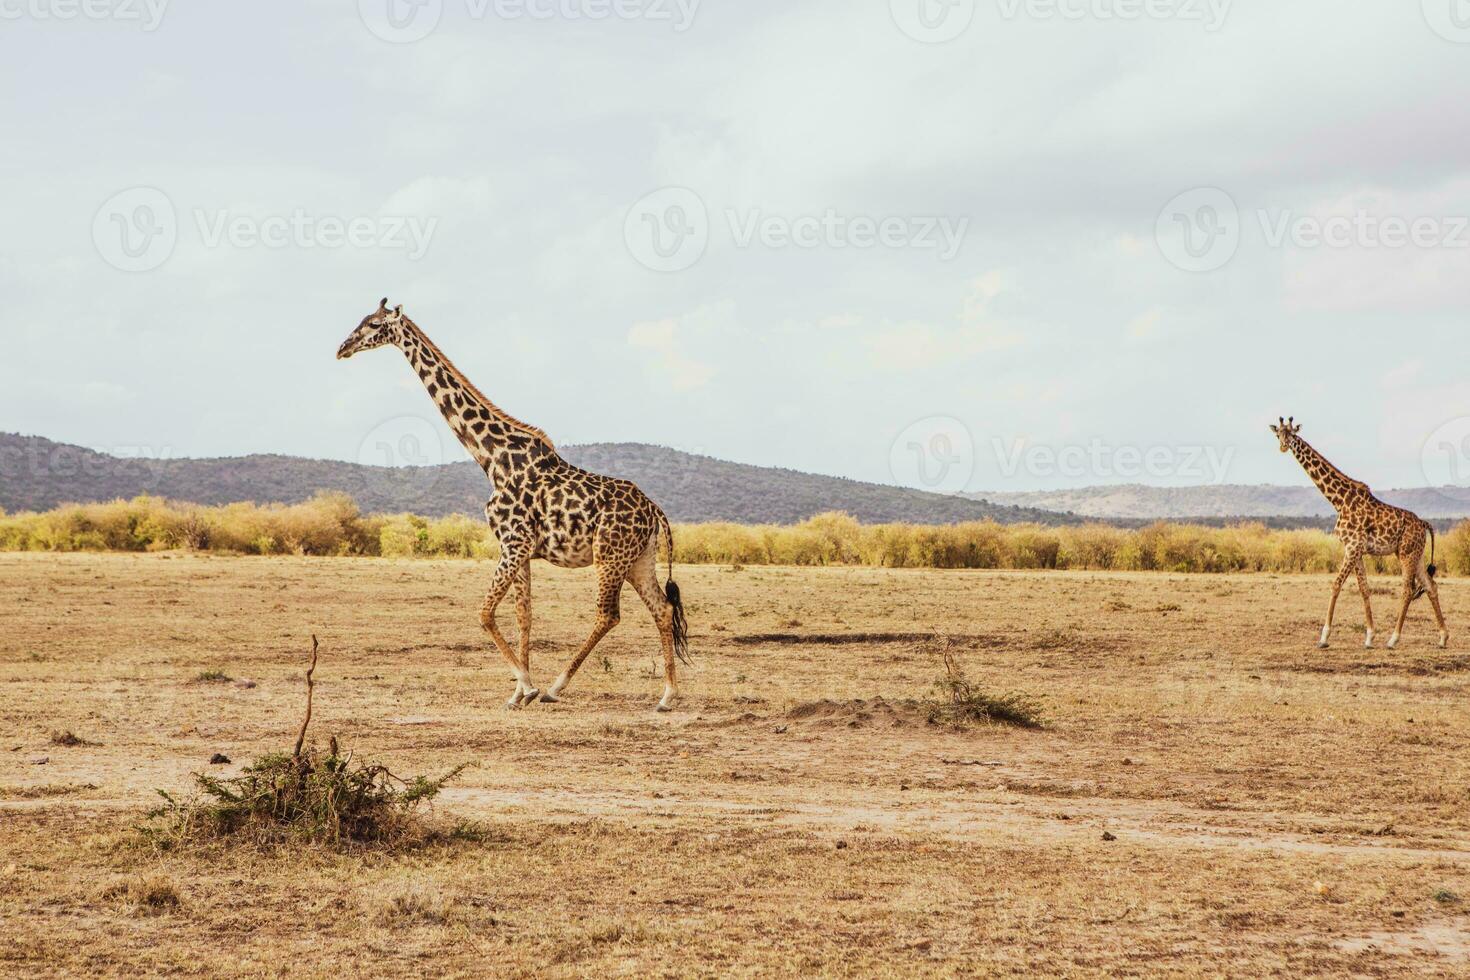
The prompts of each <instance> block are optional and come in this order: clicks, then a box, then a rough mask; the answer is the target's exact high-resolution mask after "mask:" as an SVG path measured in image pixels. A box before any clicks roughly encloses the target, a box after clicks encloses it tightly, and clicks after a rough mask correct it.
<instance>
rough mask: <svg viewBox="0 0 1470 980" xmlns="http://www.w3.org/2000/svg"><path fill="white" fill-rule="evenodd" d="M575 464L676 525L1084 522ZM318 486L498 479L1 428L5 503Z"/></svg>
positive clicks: (652, 454) (467, 492)
mask: <svg viewBox="0 0 1470 980" xmlns="http://www.w3.org/2000/svg"><path fill="white" fill-rule="evenodd" d="M561 453H562V455H563V456H564V457H565V458H566V459H567V460H569V461H570V462H572V463H574V464H576V465H577V466H582V467H585V468H587V469H590V470H593V471H595V472H598V473H606V474H608V475H611V476H620V477H624V478H626V479H630V480H634V481H636V482H637V483H638V485H639V486H640V487H642V488H643V490H644V491H645V492H647V493H648V494H649V496H651V497H653V499H654V500H655V501H657V502H658V503H659V504H660V505H661V506H662V507H663V508H664V510H665V512H666V513H667V514H668V515H669V517H670V518H671V519H672V520H675V521H684V522H689V521H735V522H739V523H742V524H793V523H796V522H798V521H802V520H805V519H806V518H808V517H811V516H812V515H813V514H818V513H822V512H823V511H831V510H840V511H846V512H847V513H849V514H851V515H853V516H854V517H856V518H857V519H858V520H860V521H863V522H865V523H882V522H891V521H908V522H912V523H923V524H953V523H957V522H960V521H973V520H984V519H986V518H990V519H993V520H996V521H1000V522H1002V523H1007V524H1014V523H1022V522H1036V523H1040V524H1053V525H1054V524H1064V523H1075V522H1076V520H1077V518H1069V517H1066V516H1065V515H1062V514H1053V513H1048V512H1046V511H1041V510H1035V509H1029V508H1019V507H1010V506H997V505H995V504H990V503H985V502H982V501H975V500H967V499H964V498H962V497H954V496H945V495H941V494H933V493H922V492H919V491H916V490H904V489H900V488H898V487H888V486H881V485H879V484H873V483H860V482H858V481H856V480H846V479H841V478H838V477H830V476H817V475H814V474H811V473H799V472H796V471H795V470H787V469H775V468H771V467H763V466H748V465H744V464H741V463H729V462H725V461H723V460H718V459H711V458H709V457H707V456H695V455H691V454H689V453H682V452H678V451H676V450H673V449H664V448H661V447H658V446H647V445H639V444H632V443H599V444H594V445H587V446H567V447H562V448H561ZM318 490H338V491H344V492H346V493H349V494H351V495H352V497H353V498H354V499H356V500H357V502H358V505H359V506H360V507H362V509H363V510H365V511H367V512H370V513H372V512H401V511H412V512H414V513H419V514H424V515H426V516H432V517H438V516H442V515H444V514H451V513H462V514H470V515H472V516H475V517H479V516H481V515H482V514H483V513H484V506H485V501H486V499H487V498H488V497H489V495H490V486H489V484H488V482H487V481H486V479H485V475H484V473H482V472H481V471H480V469H479V467H477V466H476V465H475V464H474V463H472V462H470V461H469V460H465V461H464V462H460V463H450V464H446V465H443V466H432V467H416V468H404V469H389V468H386V467H376V466H362V465H359V464H356V463H344V462H337V461H333V460H320V459H300V458H297V457H294V456H241V457H232V458H223V459H173V460H143V459H122V458H118V457H115V456H108V455H104V454H101V453H97V452H94V451H92V450H90V449H84V448H82V447H80V446H70V445H65V444H62V443H57V442H52V441H51V440H49V439H42V438H39V437H36V436H19V435H6V434H0V507H3V508H5V509H6V510H8V511H11V512H14V511H19V510H47V509H50V508H52V507H55V506H57V505H58V504H62V503H86V502H90V501H98V500H113V499H115V498H118V497H135V496H138V495H139V494H153V495H156V496H161V497H168V498H170V499H173V500H184V501H191V502H194V503H200V504H225V503H233V502H235V501H241V500H249V501H255V502H257V503H295V502H297V501H301V500H305V499H307V498H308V497H310V496H311V495H312V494H313V493H316V492H317V491H318Z"/></svg>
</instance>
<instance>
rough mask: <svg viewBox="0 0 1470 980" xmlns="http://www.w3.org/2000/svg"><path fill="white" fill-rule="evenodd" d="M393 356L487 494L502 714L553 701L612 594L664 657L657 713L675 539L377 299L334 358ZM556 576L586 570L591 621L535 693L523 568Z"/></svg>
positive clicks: (676, 635) (608, 615) (683, 644)
mask: <svg viewBox="0 0 1470 980" xmlns="http://www.w3.org/2000/svg"><path fill="white" fill-rule="evenodd" d="M390 345H391V346H394V347H397V348H398V349H399V350H401V351H402V352H403V355H404V357H405V358H407V360H408V363H409V366H410V367H412V368H413V370H414V373H415V374H417V375H418V377H419V380H420V381H421V382H423V385H424V388H425V389H426V390H427V391H428V393H429V397H430V398H431V399H433V401H434V404H435V405H436V406H437V407H438V409H439V412H440V414H441V415H443V416H444V421H445V422H447V423H448V424H449V428H450V430H451V431H453V432H454V435H455V438H457V439H458V440H459V441H460V444H461V445H463V446H464V447H465V449H466V451H468V452H469V454H470V456H471V458H473V459H474V460H475V462H476V463H478V464H479V465H480V468H481V469H482V470H484V471H485V475H486V477H488V478H489V480H490V483H491V485H492V486H493V492H492V494H491V497H490V500H489V502H488V503H486V505H485V518H486V520H488V521H489V523H490V527H491V530H492V531H493V533H494V534H495V538H496V540H497V542H498V543H499V545H500V560H499V561H498V562H497V563H496V566H495V572H494V574H493V576H492V577H491V582H490V586H489V589H488V591H487V592H486V595H485V601H484V603H483V604H482V605H481V607H480V624H481V626H482V627H483V628H484V630H485V632H487V633H488V634H490V638H491V640H492V641H493V643H494V644H495V647H496V649H497V650H499V651H500V654H501V656H502V657H503V658H504V659H505V661H506V663H507V664H508V665H509V666H510V668H511V674H512V676H513V677H514V679H515V687H514V689H513V690H512V692H511V696H510V700H508V701H507V702H506V706H507V707H510V708H519V707H522V706H524V705H528V704H531V703H533V702H535V701H536V700H537V699H538V698H539V699H541V700H543V701H548V702H552V701H558V700H560V695H561V692H562V691H563V690H564V689H565V688H566V686H567V684H568V683H569V682H570V681H571V679H572V676H573V675H574V674H576V672H577V669H578V668H579V667H581V666H582V663H583V661H585V660H586V659H587V656H588V655H589V654H590V653H591V652H592V650H593V648H594V647H596V646H597V644H598V642H599V641H600V640H601V639H602V638H603V637H604V636H605V635H607V633H608V631H609V630H611V629H612V628H613V627H614V626H616V625H617V624H618V620H619V607H620V604H621V602H620V600H621V595H622V589H623V583H624V582H627V583H629V584H631V585H632V586H633V588H634V589H635V590H636V591H637V593H638V595H639V597H641V598H642V599H643V602H644V604H645V605H647V606H648V611H649V613H650V614H652V616H653V620H654V624H655V625H656V626H657V627H658V632H659V640H660V643H661V644H662V647H663V659H664V692H663V697H662V698H661V699H660V700H659V703H658V710H660V711H667V710H669V709H670V708H671V707H672V706H673V704H674V701H675V699H677V697H678V694H679V687H678V681H677V678H676V671H675V661H676V660H682V661H684V662H685V663H688V662H689V658H688V642H689V631H688V626H687V624H686V621H685V618H684V603H683V599H682V598H681V596H680V592H679V587H678V586H677V585H676V584H674V580H673V566H674V535H673V529H672V528H671V527H670V525H669V519H668V518H667V517H666V516H665V515H664V512H663V511H662V510H660V509H659V507H658V505H656V504H655V503H654V502H653V501H652V500H650V499H649V498H648V496H647V495H646V494H644V493H643V491H642V490H640V489H639V488H638V487H637V486H636V485H635V484H633V483H632V482H630V481H628V480H618V479H614V478H612V477H607V476H602V475H600V474H597V473H589V472H588V471H586V470H584V469H581V468H579V467H576V466H573V465H572V464H570V463H568V462H567V461H566V460H564V459H562V458H561V456H560V455H558V453H557V451H556V447H555V446H554V445H553V444H552V442H551V439H550V438H549V437H548V436H547V435H546V433H545V432H542V431H541V430H540V429H538V428H536V427H535V426H533V425H530V424H528V423H525V422H522V421H520V420H519V419H517V418H515V417H513V416H511V415H510V414H509V413H507V412H505V411H503V410H502V409H501V408H499V407H498V406H497V405H495V404H494V403H493V402H491V401H490V399H489V398H487V397H485V395H484V394H482V393H481V392H480V390H479V389H478V388H476V387H475V386H474V385H473V384H471V383H470V381H469V379H468V378H466V377H465V376H464V374H462V373H461V372H460V370H459V369H458V368H456V367H455V366H454V364H453V363H452V362H451V361H450V360H449V358H448V357H446V356H444V352H443V351H441V350H440V349H439V348H438V347H437V346H435V345H434V342H433V341H431V340H430V339H429V338H428V335H427V334H425V333H424V332H423V330H421V329H420V328H419V327H418V325H417V324H415V323H414V322H413V321H412V320H410V319H409V318H408V317H407V316H404V314H403V307H402V306H401V305H400V306H396V307H394V308H393V309H391V310H390V309H389V308H388V299H387V297H384V298H383V300H382V301H381V302H380V303H379V304H378V308H377V310H376V311H374V312H373V313H370V314H368V315H367V316H366V317H363V319H362V321H361V322H360V323H359V324H358V325H357V328H356V329H354V330H353V331H352V333H350V334H349V335H348V337H347V339H346V340H345V341H343V342H342V346H341V347H339V348H338V349H337V357H338V359H340V360H345V359H346V358H349V357H352V356H353V355H354V354H358V353H361V352H362V351H365V350H373V349H376V348H378V347H386V346H390ZM660 546H663V547H665V548H666V549H667V555H668V562H669V577H668V579H667V580H666V581H665V583H664V584H663V585H662V586H661V585H660V584H659V579H658V568H657V565H658V552H659V548H660ZM538 558H539V559H543V560H545V561H549V562H551V563H552V564H553V565H558V566H560V567H562V568H584V567H586V566H588V565H595V566H596V568H597V619H596V622H595V625H594V626H593V629H592V633H591V635H590V636H589V637H588V638H587V640H586V642H585V643H583V644H582V647H581V648H580V649H579V650H578V651H577V654H576V656H575V657H573V658H572V661H571V663H570V664H568V665H567V668H566V669H565V670H564V671H563V672H562V673H561V675H560V676H559V677H558V678H557V680H556V682H555V684H554V685H553V686H552V687H551V689H550V690H548V691H547V692H546V693H544V694H543V693H542V692H541V689H540V688H538V687H537V686H536V684H535V683H534V682H533V681H532V679H531V562H532V561H534V560H536V559H538ZM512 589H514V590H515V610H516V620H517V625H518V626H519V627H520V643H519V648H518V649H512V648H511V645H510V643H509V642H508V641H507V640H506V638H505V635H504V634H503V633H502V632H501V630H500V626H499V623H498V621H497V619H496V612H497V610H498V609H499V606H500V603H501V600H503V599H504V598H505V596H506V594H507V593H509V592H510V591H511V590H512Z"/></svg>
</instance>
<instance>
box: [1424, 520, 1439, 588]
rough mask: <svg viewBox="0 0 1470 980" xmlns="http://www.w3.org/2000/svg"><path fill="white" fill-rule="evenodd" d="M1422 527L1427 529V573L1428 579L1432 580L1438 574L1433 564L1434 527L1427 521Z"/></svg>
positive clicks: (1437, 568) (1436, 566)
mask: <svg viewBox="0 0 1470 980" xmlns="http://www.w3.org/2000/svg"><path fill="white" fill-rule="evenodd" d="M1424 526H1425V527H1427V528H1429V568H1428V572H1429V577H1430V578H1434V576H1435V575H1436V574H1437V573H1438V572H1439V566H1438V565H1436V564H1435V563H1434V525H1433V524H1430V523H1429V522H1428V521H1425V522H1424Z"/></svg>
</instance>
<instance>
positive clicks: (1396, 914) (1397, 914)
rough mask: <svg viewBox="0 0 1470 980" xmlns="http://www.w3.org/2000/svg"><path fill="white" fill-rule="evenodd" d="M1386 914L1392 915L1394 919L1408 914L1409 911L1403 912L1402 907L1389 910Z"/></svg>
mask: <svg viewBox="0 0 1470 980" xmlns="http://www.w3.org/2000/svg"><path fill="white" fill-rule="evenodd" d="M1388 914H1389V915H1391V916H1393V917H1394V918H1395V919H1402V918H1403V917H1404V916H1406V915H1408V914H1409V913H1407V912H1405V911H1404V910H1403V909H1394V910H1393V911H1392V912H1390V913H1388Z"/></svg>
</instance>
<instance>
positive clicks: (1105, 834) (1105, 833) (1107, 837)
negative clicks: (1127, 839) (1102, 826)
mask: <svg viewBox="0 0 1470 980" xmlns="http://www.w3.org/2000/svg"><path fill="white" fill-rule="evenodd" d="M1117 839H1118V838H1117V837H1114V836H1113V835H1112V834H1111V833H1109V832H1108V831H1106V830H1104V831H1103V840H1105V841H1115V840H1117Z"/></svg>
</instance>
